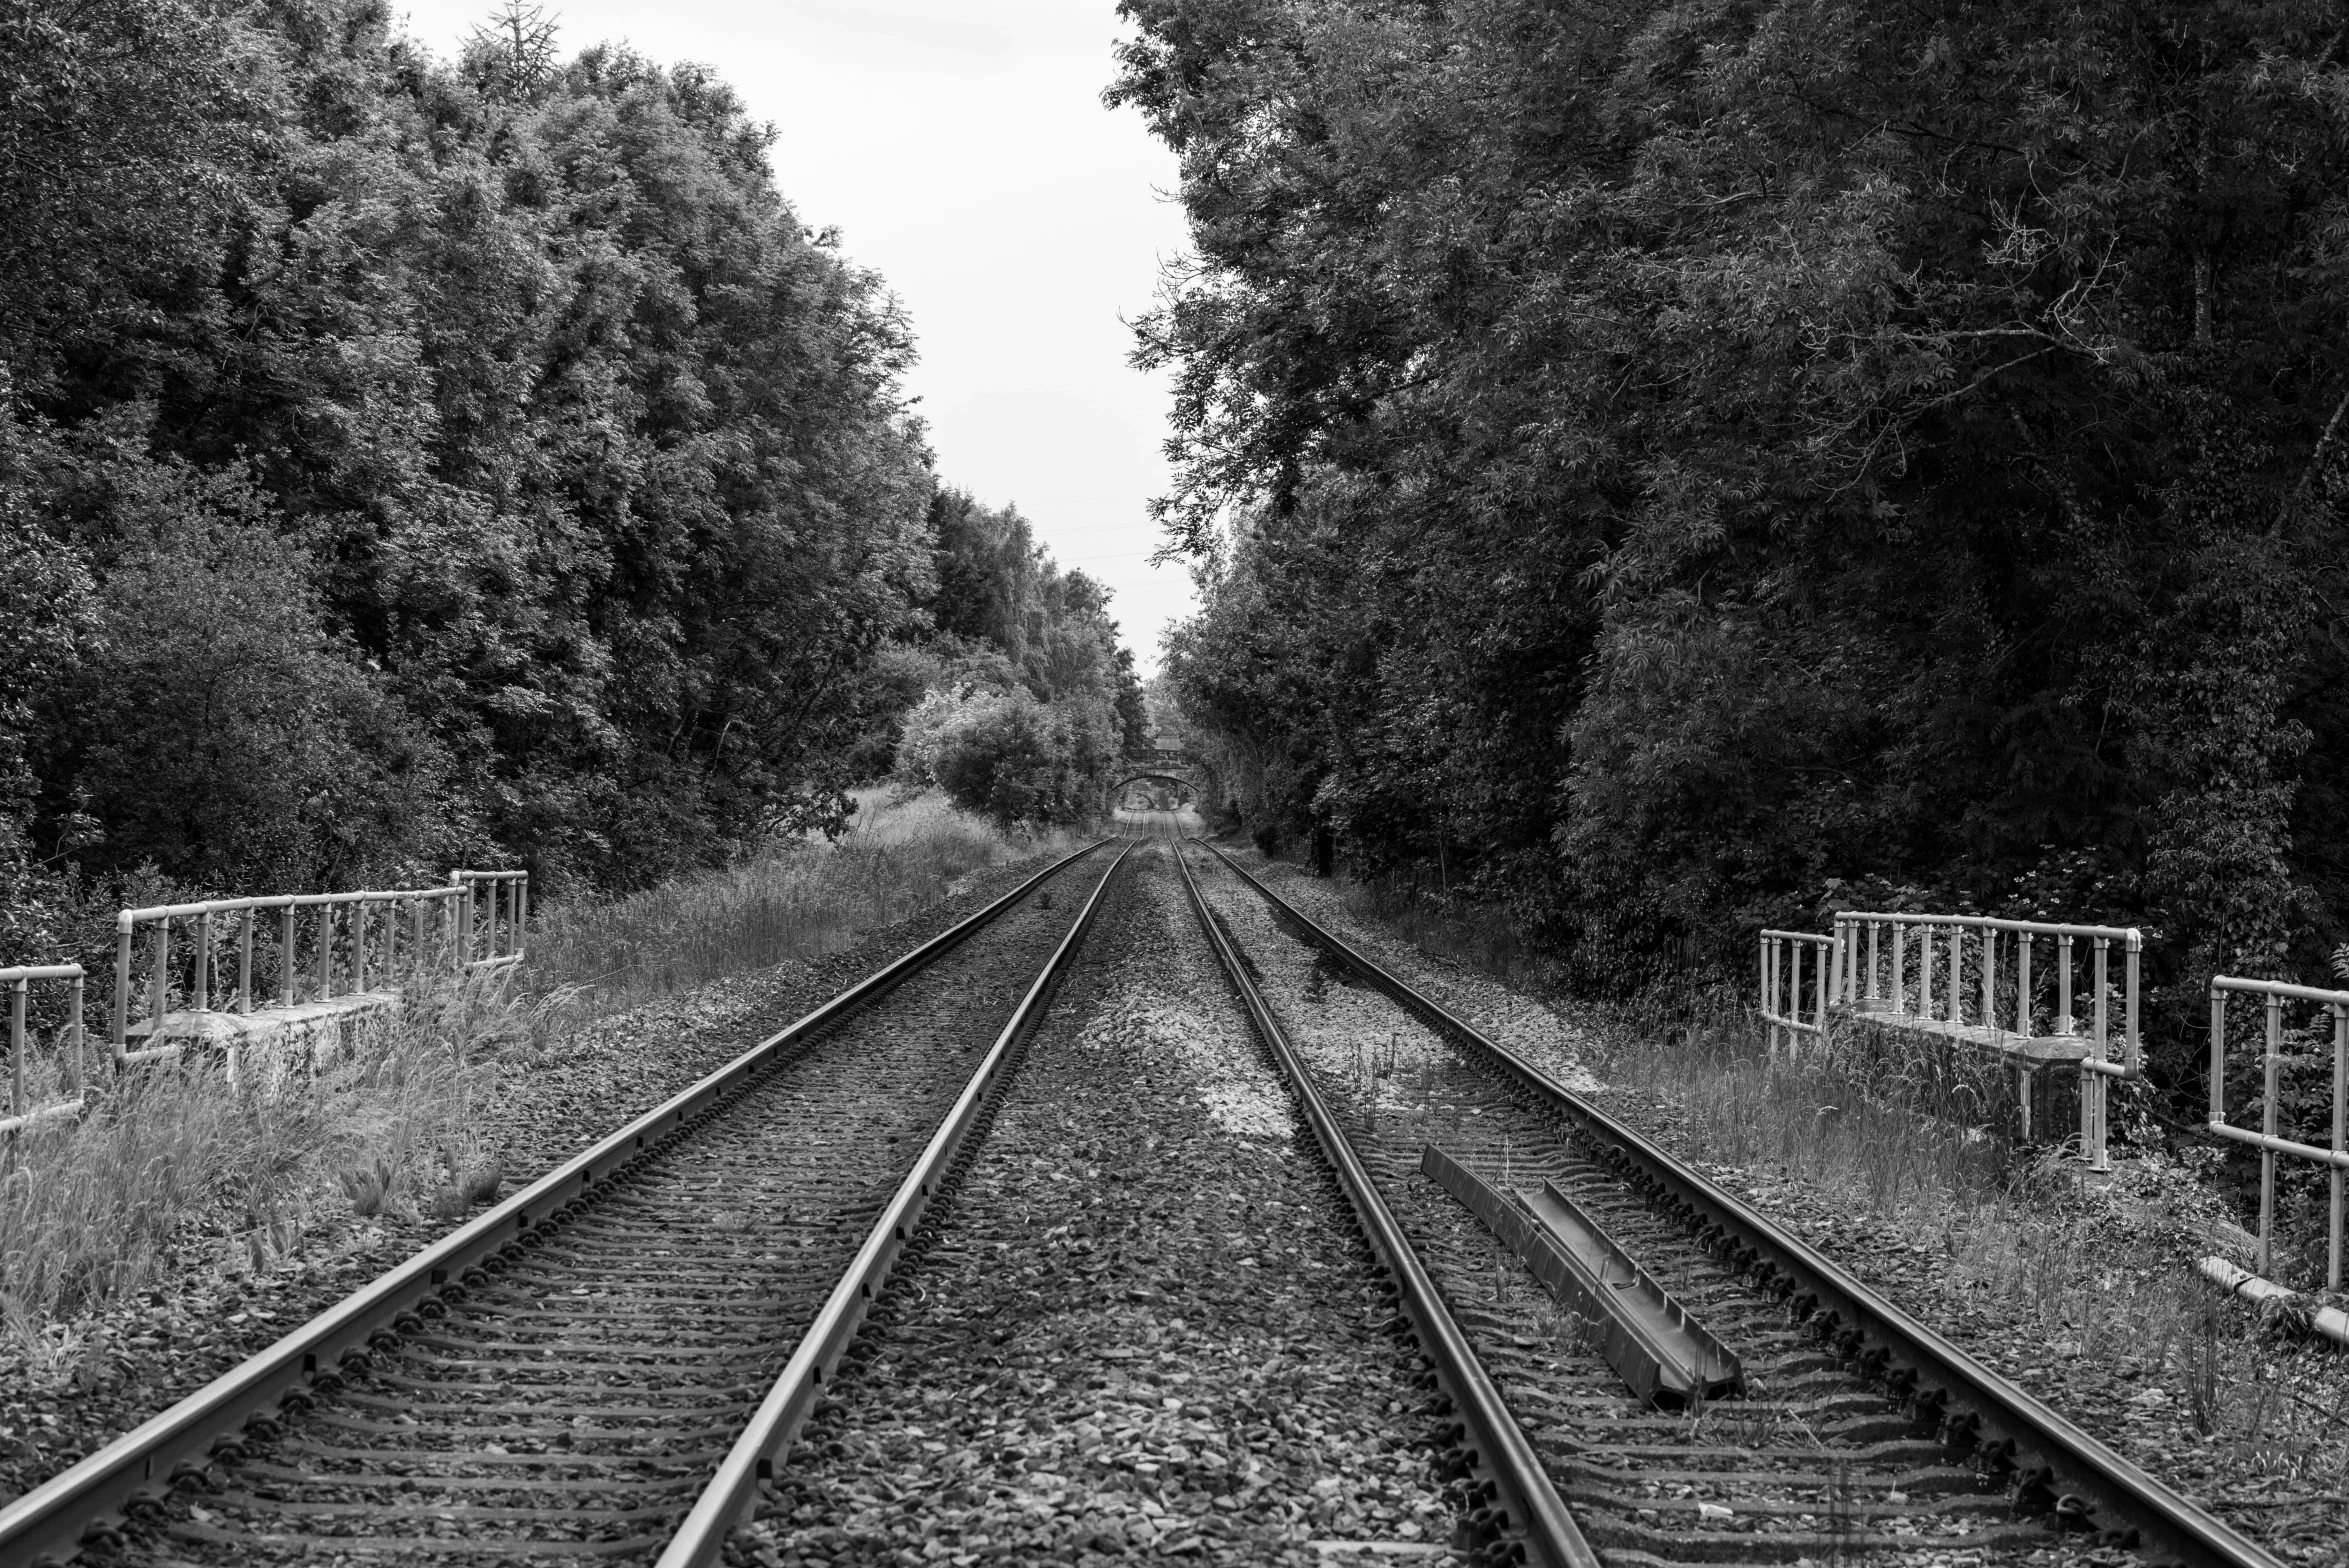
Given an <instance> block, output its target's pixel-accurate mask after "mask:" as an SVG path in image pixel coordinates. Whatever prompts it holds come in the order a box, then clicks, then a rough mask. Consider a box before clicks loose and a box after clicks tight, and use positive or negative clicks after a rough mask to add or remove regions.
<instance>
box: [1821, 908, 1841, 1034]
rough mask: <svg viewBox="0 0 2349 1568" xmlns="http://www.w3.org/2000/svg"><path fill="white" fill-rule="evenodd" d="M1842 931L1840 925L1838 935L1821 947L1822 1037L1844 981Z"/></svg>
mask: <svg viewBox="0 0 2349 1568" xmlns="http://www.w3.org/2000/svg"><path fill="white" fill-rule="evenodd" d="M1840 932H1841V928H1840V927H1839V928H1838V935H1836V936H1831V937H1829V938H1828V939H1827V941H1826V942H1825V944H1824V945H1822V946H1821V948H1820V949H1819V1035H1820V1037H1821V1038H1822V1039H1824V1038H1825V1037H1826V1034H1827V1009H1828V1008H1829V1007H1830V1006H1832V1005H1833V1004H1834V1002H1835V1000H1836V995H1835V988H1836V987H1837V986H1839V985H1841V984H1842V983H1843V966H1842V964H1841V962H1840V960H1841V958H1842V956H1843V942H1842V940H1841V935H1840Z"/></svg>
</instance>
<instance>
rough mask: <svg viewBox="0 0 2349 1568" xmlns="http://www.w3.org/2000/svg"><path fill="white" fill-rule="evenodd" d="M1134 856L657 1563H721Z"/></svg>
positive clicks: (1101, 888)
mask: <svg viewBox="0 0 2349 1568" xmlns="http://www.w3.org/2000/svg"><path fill="white" fill-rule="evenodd" d="M1133 852H1134V845H1133V844H1132V842H1130V841H1129V842H1128V843H1127V845H1126V847H1125V848H1123V849H1121V850H1119V851H1118V855H1117V858H1116V859H1115V860H1113V861H1111V862H1110V863H1109V869H1108V870H1107V871H1104V872H1103V873H1101V880H1100V882H1099V883H1098V884H1096V885H1095V886H1094V889H1093V893H1092V896H1091V897H1089V898H1087V899H1086V900H1085V907H1084V908H1083V909H1082V910H1081V911H1079V912H1078V914H1077V918H1076V923H1075V924H1073V925H1071V926H1070V927H1069V929H1068V934H1067V935H1066V936H1064V937H1062V938H1061V939H1060V946H1059V947H1057V948H1055V949H1054V950H1053V953H1052V957H1051V958H1050V959H1049V960H1047V961H1046V962H1045V965H1044V968H1043V970H1042V971H1041V972H1040V973H1039V974H1038V975H1037V976H1036V980H1035V983H1034V984H1033V985H1031V986H1029V987H1028V994H1027V995H1026V996H1025V997H1022V998H1021V999H1020V1005H1019V1007H1018V1009H1017V1010H1016V1011H1014V1012H1013V1013H1012V1015H1011V1019H1010V1021H1009V1022H1008V1023H1006V1024H1005V1025H1004V1026H1003V1032H1002V1033H1001V1034H998V1035H997V1036H996V1037H995V1043H994V1045H993V1046H991V1047H989V1049H988V1051H987V1054H986V1056H985V1058H984V1059H982V1060H981V1061H980V1063H979V1066H978V1069H977V1071H975V1072H973V1073H972V1074H971V1077H970V1081H969V1082H968V1083H967V1084H965V1085H964V1086H963V1091H962V1094H961V1096H960V1097H959V1098H957V1099H956V1100H955V1102H954V1108H953V1109H952V1110H950V1111H948V1112H947V1113H946V1119H945V1120H944V1121H942V1122H940V1123H939V1124H938V1130H937V1131H936V1132H935V1133H932V1134H931V1135H930V1141H929V1143H928V1145H927V1146H925V1147H924V1148H923V1150H922V1153H921V1157H920V1158H919V1159H917V1160H915V1161H914V1164H913V1169H912V1170H910V1171H908V1172H907V1173H906V1176H905V1180H904V1181H903V1182H901V1183H899V1184H898V1188H897V1192H896V1194H895V1196H893V1197H892V1198H891V1199H890V1200H889V1203H888V1206H887V1207H885V1208H883V1209H882V1211H881V1217H880V1218H879V1219H877V1220H875V1221H874V1222H873V1228H872V1230H871V1232H870V1233H869V1234H867V1235H866V1237H865V1242H864V1245H863V1246H862V1247H860V1248H858V1249H857V1254H856V1257H855V1259H854V1260H853V1261H851V1262H850V1263H849V1265H848V1268H847V1270H846V1271H845V1272H843V1273H842V1274H841V1276H840V1279H839V1282H838V1283H837V1284H835V1285H834V1286H833V1287H832V1293H831V1295H830V1296H828V1297H827V1298H825V1301H824V1305H823V1307H822V1308H821V1309H820V1310H819V1311H818V1312H817V1313H816V1316H815V1321H814V1322H813V1323H811V1324H810V1325H809V1326H808V1330H807V1332H806V1333H805V1334H804V1335H802V1336H801V1338H800V1342H799V1346H798V1348H797V1349H796V1350H794V1351H793V1352H792V1353H791V1359H790V1360H789V1361H788V1362H786V1363H785V1364H784V1367H783V1371H782V1372H781V1374H779V1375H778V1376H777V1377H776V1379H775V1382H774V1386H773V1387H771V1388H770V1389H768V1390H767V1396H766V1398H765V1399H763V1400H761V1401H760V1402H759V1408H758V1412H757V1413H756V1414H755V1415H753V1416H752V1417H751V1419H750V1424H749V1425H748V1426H746V1427H744V1428H743V1431H742V1435H741V1436H740V1437H738V1438H736V1439H735V1441H734V1446H733V1448H732V1449H731V1450H730V1451H729V1452H728V1453H727V1455H726V1457H725V1459H724V1460H723V1461H721V1462H720V1463H719V1466H718V1470H717V1474H716V1475H715V1476H713V1477H712V1478H711V1480H710V1484H709V1485H708V1486H707V1487H705V1488H703V1490H702V1494H701V1496H700V1497H699V1498H698V1499H696V1500H695V1502H694V1505H693V1507H692V1508H691V1510H689V1511H688V1512H687V1514H686V1516H685V1523H684V1524H683V1525H682V1526H681V1527H680V1528H679V1529H678V1531H677V1533H676V1534H675V1535H674V1536H672V1537H671V1538H670V1540H669V1544H668V1546H667V1548H665V1549H664V1550H663V1551H662V1553H661V1556H660V1560H659V1562H658V1563H657V1565H656V1568H708V1565H709V1564H711V1563H715V1562H717V1561H718V1560H719V1557H720V1555H721V1553H722V1552H723V1551H724V1549H725V1545H726V1537H727V1536H728V1534H729V1533H731V1532H732V1530H733V1529H734V1527H735V1525H736V1524H738V1523H740V1522H741V1521H743V1520H744V1519H746V1518H748V1517H750V1516H751V1515H752V1513H753V1512H754V1511H755V1509H756V1508H757V1505H758V1487H759V1483H760V1482H761V1481H764V1480H767V1479H769V1478H770V1477H771V1476H772V1475H773V1474H774V1471H775V1465H776V1463H777V1462H778V1461H779V1460H780V1459H782V1458H783V1457H784V1456H785V1455H786V1454H787V1453H788V1451H789V1449H790V1446H791V1440H792V1438H793V1437H795V1436H797V1435H798V1432H799V1428H800V1426H801V1425H802V1423H804V1422H805V1421H806V1420H807V1417H808V1412H809V1411H810V1410H812V1409H813V1408H814V1406H815V1402H816V1396H817V1395H818V1394H820V1393H821V1392H822V1391H823V1386H824V1380H825V1379H826V1378H827V1377H828V1376H831V1375H832V1374H833V1373H835V1372H837V1371H838V1369H839V1366H840V1357H841V1355H842V1353H843V1352H845V1351H846V1350H847V1349H848V1345H849V1342H850V1341H851V1340H852V1339H854V1338H855V1337H856V1331H857V1327H858V1325H860V1324H861V1323H862V1322H863V1321H864V1317H865V1313H866V1310H867V1309H868V1308H869V1307H870V1306H871V1304H872V1302H873V1301H874V1299H875V1298H876V1297H877V1296H878V1295H879V1294H880V1292H881V1288H882V1286H883V1285H884V1284H885V1283H886V1282H887V1280H888V1278H889V1271H890V1270H891V1269H892V1268H893V1267H894V1266H895V1265H896V1262H897V1258H898V1255H899V1254H900V1253H902V1252H903V1251H904V1250H905V1244H906V1242H907V1241H908V1240H909V1239H911V1237H912V1235H913V1232H914V1227H915V1226H916V1225H917V1224H919V1223H920V1221H921V1217H922V1213H923V1211H924V1210H925V1209H927V1208H928V1207H929V1206H930V1202H931V1200H932V1199H933V1198H934V1197H935V1196H936V1195H937V1193H938V1191H939V1189H940V1186H941V1185H942V1182H943V1179H944V1177H945V1175H946V1172H947V1169H948V1167H949V1166H950V1165H952V1164H953V1162H954V1157H955V1154H956V1152H957V1151H958V1150H960V1148H961V1147H962V1143H963V1140H964V1138H965V1137H966V1136H967V1135H968V1134H969V1132H970V1130H971V1127H972V1125H973V1124H974V1123H976V1122H977V1120H978V1119H979V1113H980V1111H981V1109H982V1108H983V1107H984V1105H985V1103H986V1101H987V1099H988V1098H989V1096H991V1095H992V1094H993V1093H994V1092H995V1091H996V1090H997V1089H999V1088H1000V1087H1002V1085H1003V1083H1004V1081H1005V1079H1006V1077H1007V1076H1008V1073H1007V1069H1009V1068H1010V1067H1011V1066H1013V1065H1014V1064H1015V1063H1016V1062H1017V1061H1018V1058H1019V1054H1020V1050H1021V1048H1022V1047H1023V1046H1025V1045H1026V1043H1027V1040H1028V1037H1029V1036H1030V1035H1032V1034H1034V1033H1035V1031H1036V1026H1037V1025H1038V1024H1039V1023H1041V1022H1042V1021H1043V1017H1044V1009H1045V1007H1046V1006H1047V1005H1048V1004H1049V1002H1050V1000H1051V995H1052V992H1053V990H1054V988H1055V987H1056V986H1057V985H1058V984H1059V982H1060V980H1061V977H1062V976H1063V974H1065V973H1066V971H1067V969H1068V967H1069V965H1070V963H1071V962H1072V961H1073V960H1074V958H1075V955H1076V952H1077V949H1078V948H1079V947H1080V946H1081V945H1082V944H1083V942H1084V939H1085V933H1086V931H1087V930H1089V929H1090V928H1091V926H1092V924H1093V917H1094V915H1095V914H1096V913H1097V912H1098V911H1099V910H1100V908H1101V902H1102V900H1103V898H1104V897H1105V896H1107V894H1108V892H1109V883H1110V879H1111V878H1113V877H1115V876H1116V875H1117V870H1118V867H1120V866H1122V865H1124V864H1125V862H1126V857H1127V856H1128V855H1130V854H1132V853H1133Z"/></svg>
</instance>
